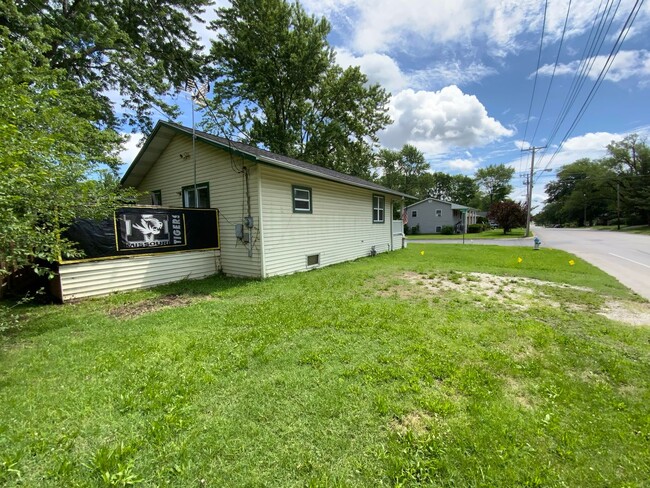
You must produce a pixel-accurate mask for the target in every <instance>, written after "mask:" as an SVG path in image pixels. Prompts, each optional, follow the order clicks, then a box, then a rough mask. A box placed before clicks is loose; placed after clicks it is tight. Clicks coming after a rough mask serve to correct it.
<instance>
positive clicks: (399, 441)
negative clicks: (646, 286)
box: [0, 245, 650, 487]
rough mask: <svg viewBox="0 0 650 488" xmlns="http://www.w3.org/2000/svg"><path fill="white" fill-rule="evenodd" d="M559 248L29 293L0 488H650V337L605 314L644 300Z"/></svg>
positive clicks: (5, 349) (444, 251) (9, 375)
mask: <svg viewBox="0 0 650 488" xmlns="http://www.w3.org/2000/svg"><path fill="white" fill-rule="evenodd" d="M425 249H426V252H425V254H424V255H421V254H420V251H421V250H425ZM547 251H548V250H541V251H538V252H537V254H535V253H534V252H532V251H530V252H528V251H527V250H523V249H514V250H513V249H508V248H491V247H489V246H488V247H485V248H484V249H483V248H481V252H480V253H477V251H476V249H472V250H468V249H463V248H460V246H458V247H447V246H441V247H438V246H436V247H433V246H432V247H426V248H425V247H424V246H417V245H410V246H409V249H407V250H404V251H399V252H396V253H391V254H383V255H380V256H377V257H375V258H373V259H362V260H359V261H357V262H354V263H347V264H343V265H340V266H335V267H330V268H326V269H322V270H318V271H315V272H309V273H303V274H299V275H294V276H288V277H280V278H274V279H270V280H266V281H262V282H260V281H245V280H235V279H229V278H224V277H214V278H211V279H207V280H204V281H199V282H194V283H181V284H172V285H166V286H164V287H161V288H158V289H154V290H146V291H141V292H136V293H130V294H123V295H115V296H111V297H108V298H105V299H97V300H88V301H86V302H81V303H77V304H74V305H64V306H59V307H36V306H34V305H33V304H27V305H26V306H25V309H24V310H25V313H26V317H27V318H26V320H25V321H24V322H23V324H22V327H21V328H20V330H18V331H17V332H16V333H15V334H9V335H6V336H3V337H2V352H1V353H2V355H1V356H0V367H1V369H0V383H1V385H2V388H0V403H1V404H2V405H3V408H2V409H0V426H2V427H0V453H2V454H1V455H0V483H1V484H3V485H6V486H9V487H15V486H102V485H103V486H132V485H142V486H164V485H171V486H313V487H330V486H332V487H338V486H423V485H424V486H426V485H428V486H432V485H433V486H604V485H608V486H643V483H644V481H643V480H646V479H650V462H649V461H648V460H649V459H650V447H649V446H650V442H649V440H650V418H649V417H648V415H647V404H648V401H650V388H649V386H648V383H647V378H648V375H649V374H650V328H648V327H644V326H634V327H632V326H628V325H625V324H622V323H618V322H615V321H612V320H610V319H608V318H606V317H603V316H600V315H598V314H597V313H596V312H597V311H599V310H601V309H602V308H603V307H605V306H607V305H608V304H611V303H613V302H622V303H628V301H630V300H631V301H634V300H636V302H634V303H635V304H636V305H638V306H639V307H643V306H645V305H644V304H643V303H641V302H640V301H639V300H638V299H636V298H634V297H633V296H632V295H630V293H629V292H627V291H626V290H625V289H623V288H622V287H621V285H620V284H618V283H617V282H615V281H614V280H612V279H611V278H609V277H607V276H606V275H604V274H603V273H600V272H599V271H597V270H595V269H593V268H591V267H590V266H589V265H587V264H586V263H582V262H580V263H579V264H580V265H579V266H574V267H569V266H567V264H566V263H567V261H568V259H570V258H571V257H570V256H569V255H567V254H565V253H561V252H551V251H548V252H547ZM518 255H521V257H522V258H523V261H522V263H521V265H519V264H517V263H516V258H517V256H518ZM533 279H534V280H538V281H532V280H533ZM451 285H454V286H457V287H458V289H456V290H454V289H452V287H451ZM565 285H570V286H565ZM484 286H485V287H486V288H483V287H484ZM518 289H525V290H528V291H529V292H530V293H529V294H524V293H518V292H517V291H516V290H518ZM306 290H308V291H309V293H306ZM486 290H494V291H495V294H497V295H499V297H501V298H503V299H504V301H503V302H502V301H500V298H498V297H495V296H491V295H489V294H487V291H486ZM513 290H514V291H513ZM592 290H593V291H592ZM170 296H174V297H178V299H174V300H177V301H174V303H179V304H182V306H173V304H170V305H169V306H166V307H163V308H155V307H152V308H150V307H149V305H150V304H151V303H154V302H156V300H157V298H159V297H170ZM555 304H560V305H559V306H558V305H555ZM515 305H520V306H521V307H525V308H515ZM129 307H130V309H131V310H137V311H138V313H137V314H135V313H131V314H128V315H127V316H121V317H117V316H114V315H111V313H110V311H111V310H114V309H116V308H125V309H126V308H129ZM125 319H128V320H125ZM612 439H616V442H612ZM639 480H641V481H639Z"/></svg>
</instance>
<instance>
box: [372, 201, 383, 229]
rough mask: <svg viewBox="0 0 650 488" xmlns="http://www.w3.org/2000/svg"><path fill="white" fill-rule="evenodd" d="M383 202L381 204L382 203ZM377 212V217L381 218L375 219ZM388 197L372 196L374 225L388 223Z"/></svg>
mask: <svg viewBox="0 0 650 488" xmlns="http://www.w3.org/2000/svg"><path fill="white" fill-rule="evenodd" d="M380 202H381V203H380ZM375 212H377V216H378V217H379V216H381V218H378V219H375ZM385 214H386V197H384V196H383V195H373V196H372V223H373V224H383V223H384V222H386V215H385Z"/></svg>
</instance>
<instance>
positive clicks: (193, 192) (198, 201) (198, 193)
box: [183, 183, 210, 208]
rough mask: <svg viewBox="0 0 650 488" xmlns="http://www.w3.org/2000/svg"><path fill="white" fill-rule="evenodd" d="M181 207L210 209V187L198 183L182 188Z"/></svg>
mask: <svg viewBox="0 0 650 488" xmlns="http://www.w3.org/2000/svg"><path fill="white" fill-rule="evenodd" d="M183 207H185V208H210V186H209V185H208V184H207V183H198V184H197V185H196V187H195V186H194V185H191V186H184V187H183Z"/></svg>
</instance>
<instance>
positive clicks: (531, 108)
mask: <svg viewBox="0 0 650 488" xmlns="http://www.w3.org/2000/svg"><path fill="white" fill-rule="evenodd" d="M547 10H548V0H546V1H545V2H544V18H543V20H542V35H541V37H540V40H539V51H538V53H537V68H536V69H535V79H534V81H533V93H532V94H531V95H530V104H529V105H528V117H526V128H525V129H524V137H523V138H522V140H523V141H526V136H527V135H528V124H529V123H530V115H531V113H532V111H533V101H534V100H535V90H536V88H537V78H538V76H539V65H540V64H541V62H542V48H543V47H544V31H545V30H546V12H547ZM522 166H523V155H522V157H521V158H520V160H519V170H520V171H521V169H522Z"/></svg>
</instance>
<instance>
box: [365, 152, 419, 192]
mask: <svg viewBox="0 0 650 488" xmlns="http://www.w3.org/2000/svg"><path fill="white" fill-rule="evenodd" d="M377 161H378V163H379V166H380V167H381V168H382V170H383V173H384V174H383V176H382V178H381V182H382V184H383V185H384V186H386V187H388V188H392V189H394V190H399V191H401V192H403V193H406V194H408V195H413V196H414V197H416V198H418V199H421V198H426V196H427V186H426V185H424V184H423V183H424V181H426V180H425V177H426V175H428V173H427V169H429V163H427V162H426V160H425V159H424V154H422V152H421V151H420V150H419V149H417V148H416V147H415V146H411V145H410V144H405V145H404V146H403V147H402V149H400V150H399V151H393V150H390V149H382V150H381V151H380V152H379V154H378V155H377Z"/></svg>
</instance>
